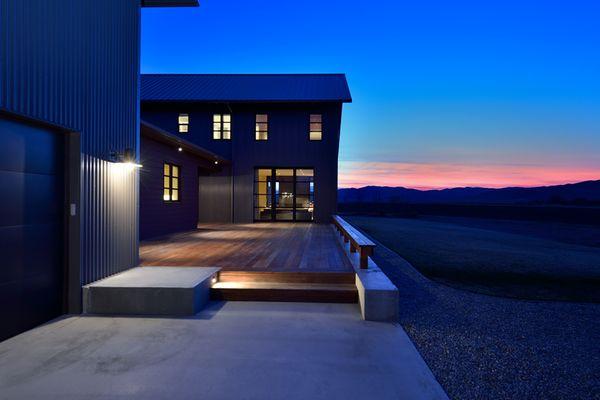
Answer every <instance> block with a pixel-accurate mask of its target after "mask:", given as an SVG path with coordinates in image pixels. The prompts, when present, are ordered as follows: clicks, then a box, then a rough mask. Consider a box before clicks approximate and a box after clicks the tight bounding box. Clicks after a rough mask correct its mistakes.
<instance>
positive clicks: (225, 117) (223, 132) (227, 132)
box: [213, 114, 231, 140]
mask: <svg viewBox="0 0 600 400" xmlns="http://www.w3.org/2000/svg"><path fill="white" fill-rule="evenodd" d="M213 139H215V140H221V139H223V140H229V139H231V114H213Z"/></svg>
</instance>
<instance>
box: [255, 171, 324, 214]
mask: <svg viewBox="0 0 600 400" xmlns="http://www.w3.org/2000/svg"><path fill="white" fill-rule="evenodd" d="M314 189H315V185H314V170H313V169H311V168H257V169H256V171H255V179H254V220H255V221H312V220H313V218H314V217H313V215H314Z"/></svg>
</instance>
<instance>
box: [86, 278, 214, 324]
mask: <svg viewBox="0 0 600 400" xmlns="http://www.w3.org/2000/svg"><path fill="white" fill-rule="evenodd" d="M218 272H219V268H211V267H138V268H133V269H130V270H128V271H125V272H121V273H119V274H116V275H113V276H110V277H108V278H106V279H102V280H100V281H97V282H93V283H90V284H89V285H86V286H84V287H83V312H84V313H86V314H111V315H194V314H196V313H198V312H199V311H200V310H201V309H202V307H203V306H204V305H205V304H206V303H207V302H208V300H209V296H210V286H211V283H212V281H213V278H214V277H215V276H216V275H217V273H218Z"/></svg>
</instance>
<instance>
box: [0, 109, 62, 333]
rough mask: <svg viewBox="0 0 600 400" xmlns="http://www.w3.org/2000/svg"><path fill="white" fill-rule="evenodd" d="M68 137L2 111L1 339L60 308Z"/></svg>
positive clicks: (0, 209)
mask: <svg viewBox="0 0 600 400" xmlns="http://www.w3.org/2000/svg"><path fill="white" fill-rule="evenodd" d="M63 154H64V137H63V135H62V134H61V133H56V132H53V131H51V130H48V129H46V128H39V127H37V126H32V125H28V124H24V123H22V122H19V121H13V120H9V119H6V118H5V117H3V116H0V304H1V305H2V306H1V307H0V320H1V321H2V323H1V324H0V340H4V339H6V338H9V337H11V336H14V335H16V334H18V333H20V332H23V331H25V330H27V329H30V328H33V327H35V326H37V325H39V324H41V323H44V322H46V321H48V320H50V319H52V318H54V317H56V316H58V315H60V314H61V312H62V298H63V296H62V286H63V280H64V277H63V258H64V254H63V252H64V245H63V243H64V242H63V213H64V211H63V210H64V206H63V205H64V200H63V198H64V178H63V177H64V168H63Z"/></svg>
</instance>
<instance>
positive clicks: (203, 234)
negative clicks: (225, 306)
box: [140, 223, 353, 272]
mask: <svg viewBox="0 0 600 400" xmlns="http://www.w3.org/2000/svg"><path fill="white" fill-rule="evenodd" d="M140 261H141V264H142V265H163V266H201V267H202V266H207V267H209V266H210V267H220V268H222V269H223V271H253V272H260V271H263V272H352V271H353V268H352V265H351V264H350V262H349V261H348V258H347V257H346V255H345V254H344V253H343V251H342V249H341V248H340V246H339V244H338V243H337V238H336V237H335V233H334V232H333V230H332V228H331V226H330V225H319V224H310V223H306V224H300V223H296V224H292V223H257V224H236V225H201V226H199V227H198V230H196V231H192V232H186V233H181V234H176V235H172V236H168V237H163V238H160V239H157V240H149V241H145V242H142V243H140Z"/></svg>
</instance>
